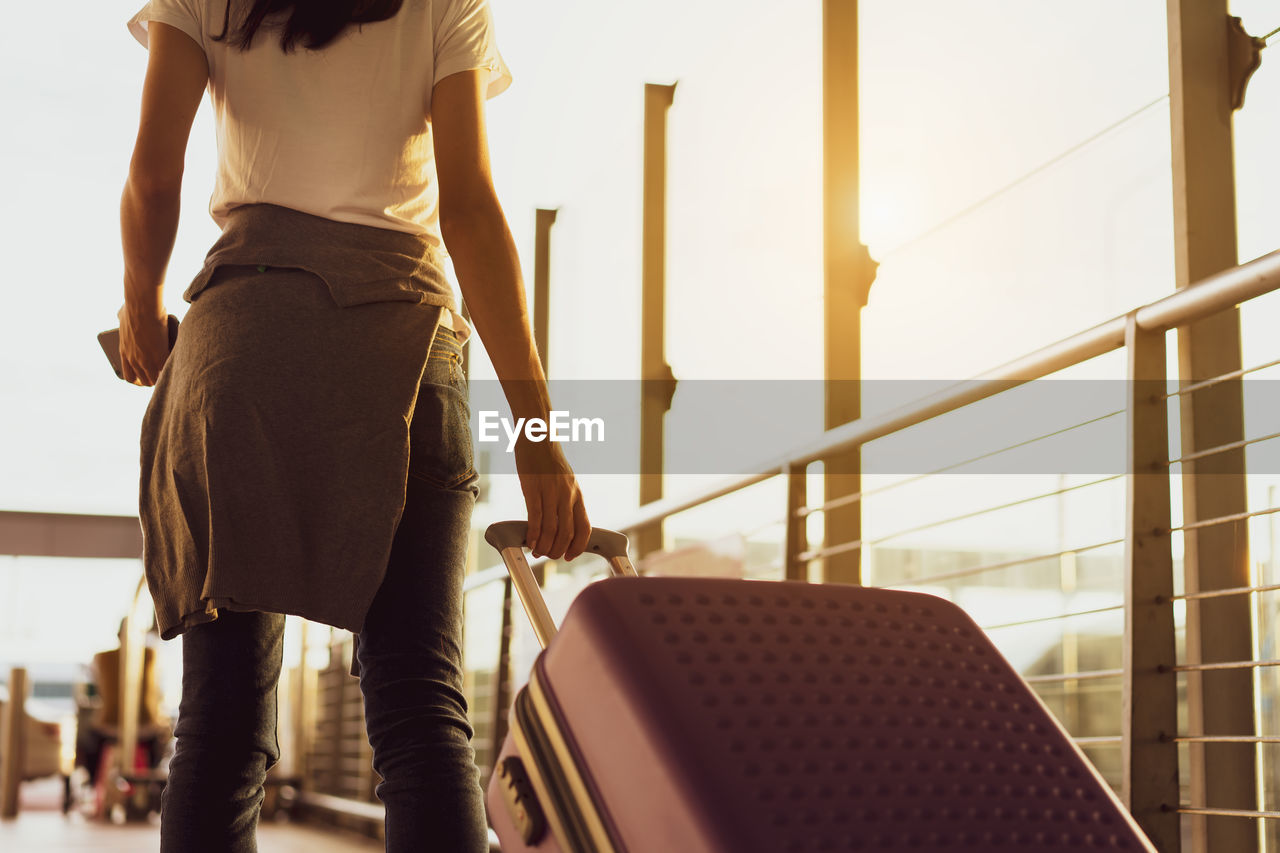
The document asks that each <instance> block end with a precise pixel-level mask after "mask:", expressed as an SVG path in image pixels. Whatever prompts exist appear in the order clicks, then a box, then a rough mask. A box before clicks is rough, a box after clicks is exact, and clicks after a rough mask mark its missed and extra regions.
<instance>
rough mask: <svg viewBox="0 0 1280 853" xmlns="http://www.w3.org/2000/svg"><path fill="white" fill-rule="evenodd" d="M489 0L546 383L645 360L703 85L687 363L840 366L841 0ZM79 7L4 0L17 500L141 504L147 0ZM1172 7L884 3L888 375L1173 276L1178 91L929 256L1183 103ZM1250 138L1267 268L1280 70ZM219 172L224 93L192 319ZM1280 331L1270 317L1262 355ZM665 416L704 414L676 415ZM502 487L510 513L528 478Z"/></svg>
mask: <svg viewBox="0 0 1280 853" xmlns="http://www.w3.org/2000/svg"><path fill="white" fill-rule="evenodd" d="M493 2H494V7H495V14H496V19H497V26H498V38H499V44H500V46H501V48H502V50H503V53H504V55H505V57H506V59H507V60H508V63H509V65H510V66H511V68H512V70H513V72H514V74H515V78H516V82H515V85H514V86H513V87H512V88H511V89H510V90H509V91H508V92H507V93H505V94H503V95H502V96H500V97H499V98H497V99H496V100H494V101H493V102H491V107H490V113H489V116H490V133H491V146H492V149H493V159H494V164H495V170H496V176H497V180H498V184H499V191H500V194H501V196H502V199H503V202H504V205H505V207H506V209H507V212H508V216H509V218H510V221H511V223H512V228H513V231H514V232H515V234H516V238H517V241H518V242H519V244H520V248H521V250H522V256H523V259H524V261H525V264H526V269H530V266H531V263H532V240H533V216H534V214H533V210H534V208H535V207H537V206H544V207H559V208H560V213H559V216H558V220H557V223H556V225H555V227H554V231H553V235H552V243H553V256H552V283H553V289H554V293H553V306H552V308H553V311H552V314H553V320H552V330H551V334H552V354H551V372H552V374H553V375H554V376H559V377H562V378H633V377H634V376H635V375H636V372H637V370H638V362H639V339H638V326H639V323H638V309H639V282H640V271H639V256H640V153H641V148H640V128H641V116H642V100H643V84H644V83H645V82H660V83H670V82H673V81H679V82H678V87H677V90H676V95H675V102H674V105H673V107H672V109H671V112H670V114H669V128H670V146H671V147H670V172H669V188H668V196H669V202H670V209H669V220H668V252H669V255H668V284H667V287H668V300H669V304H668V311H669V318H668V348H669V353H668V360H669V361H670V362H671V363H672V365H673V367H674V369H675V372H676V374H677V376H680V377H683V378H697V377H702V378H726V377H735V378H802V377H803V378H816V377H819V376H820V372H821V308H822V306H821V294H822V281H821V238H820V234H821V218H820V213H821V210H820V207H821V206H820V178H821V171H820V154H821V143H820V129H821V100H820V88H819V84H820V68H821V65H820V59H821V54H820V25H821V22H820V8H821V4H820V3H819V2H818V0H806V2H786V3H779V2H776V0H771V2H765V0H735V2H729V0H694V1H693V2H690V0H645V2H637V3H625V4H624V3H601V2H599V0H536V2H534V0H493ZM1232 5H1233V13H1234V14H1238V15H1241V16H1243V17H1244V20H1245V23H1246V26H1247V27H1248V28H1249V29H1250V30H1251V31H1252V32H1254V33H1259V34H1261V33H1263V32H1267V31H1269V30H1271V29H1273V28H1275V27H1276V26H1280V9H1278V8H1277V7H1276V4H1275V3H1273V2H1267V1H1266V0H1239V2H1234V3H1233V4H1232ZM59 8H60V14H59V16H58V20H57V23H56V25H51V23H50V20H49V15H48V9H47V8H45V7H44V6H42V5H41V4H32V3H27V4H10V6H9V7H8V8H6V17H7V21H6V26H5V27H4V28H3V30H0V103H3V105H4V115H5V116H6V120H5V122H4V129H3V130H2V131H0V163H3V164H4V165H5V177H6V181H5V192H4V195H3V198H2V199H0V235H3V236H2V237H0V240H3V243H2V244H0V249H2V250H3V254H4V257H5V259H6V270H5V273H4V276H3V285H2V286H3V290H4V293H3V296H4V298H3V303H2V304H3V305H4V308H3V309H0V508H2V509H18V510H43V511H55V512H107V513H132V512H134V511H135V508H136V492H135V488H136V476H137V462H136V447H137V443H136V442H137V430H138V423H139V420H140V418H141V414H142V411H143V408H144V407H145V405H146V401H147V399H148V395H149V391H146V390H142V389H137V388H133V387H129V386H126V385H124V384H123V383H121V382H119V381H118V380H116V379H115V377H114V376H113V375H112V374H111V372H110V370H109V368H108V366H107V364H106V361H105V359H104V358H103V356H102V353H101V351H100V350H99V348H98V344H97V341H96V339H95V335H96V334H97V332H99V331H101V330H102V329H106V328H109V327H111V326H113V325H115V311H116V309H117V308H118V307H119V305H120V302H121V286H120V279H121V261H120V252H119V248H118V214H117V205H118V199H119V193H120V189H121V187H122V185H123V181H124V176H125V171H126V167H127V163H128V157H129V152H130V149H131V145H132V141H133V136H134V132H135V122H136V117H137V104H138V97H139V91H140V84H141V80H142V74H143V71H144V67H145V60H146V56H145V53H144V51H143V50H142V49H141V48H140V47H139V46H138V45H137V44H136V43H135V42H134V41H133V39H132V38H131V37H130V36H129V35H128V33H127V32H126V30H125V27H124V22H125V20H127V18H128V17H129V16H130V15H131V14H132V13H133V12H134V11H136V8H135V3H134V2H133V0H127V2H126V1H125V0H73V2H71V3H67V4H63V5H62V6H61V7H59ZM1164 14H1165V3H1164V0H1126V2H1124V3H1116V2H1114V0H1073V2H1065V0H1055V2H1049V0H1043V1H1042V2H1035V3H1027V2H1025V0H969V2H966V3H952V2H947V0H863V2H862V4H861V48H862V57H861V61H862V74H863V79H862V123H863V127H862V129H863V139H862V158H863V165H862V169H863V193H864V197H863V202H862V207H863V212H864V239H865V240H866V242H868V243H869V245H870V246H871V249H872V254H873V256H875V257H877V258H878V259H880V260H881V261H882V266H881V268H880V275H879V278H878V280H877V282H876V284H875V285H874V287H873V289H872V292H871V299H870V304H869V306H868V308H867V310H866V311H865V312H864V316H863V333H864V344H863V348H864V371H865V374H866V375H867V376H869V377H875V378H929V379H960V378H964V377H965V376H968V375H972V374H973V373H975V372H977V371H980V370H982V369H985V368H988V367H991V366H993V365H995V364H998V363H1000V362H1002V361H1005V360H1007V359H1008V358H1010V357H1012V356H1015V355H1019V354H1022V353H1024V352H1027V351H1029V350H1031V349H1034V348H1036V347H1038V346H1040V345H1042V344H1044V343H1047V342H1048V341H1050V340H1053V339H1056V338H1059V337H1062V336H1065V335H1067V334H1070V333H1072V332H1075V331H1078V330H1079V329H1082V328H1084V327H1086V326H1088V325H1091V324H1093V323H1095V322H1097V321H1100V320H1103V319H1106V318H1108V317H1111V316H1114V315H1116V314H1118V313H1121V312H1123V311H1125V310H1128V309H1129V308H1131V307H1134V306H1136V305H1138V304H1140V303H1142V302H1146V301H1150V300H1152V299H1155V298H1158V297H1159V296H1160V295H1162V294H1164V293H1166V292H1167V291H1169V290H1170V289H1171V288H1172V263H1171V258H1170V252H1171V246H1172V238H1171V234H1170V230H1171V226H1172V223H1171V212H1170V210H1171V203H1170V198H1169V196H1170V179H1169V163H1168V157H1169V153H1168V107H1167V102H1160V103H1156V104H1155V105H1154V106H1152V107H1150V108H1149V109H1147V110H1146V111H1145V112H1142V113H1141V114H1140V115H1138V116H1137V117H1135V118H1133V119H1132V120H1131V121H1129V122H1127V123H1125V124H1124V125H1123V126H1122V127H1120V128H1119V129H1117V130H1116V131H1115V132H1113V133H1111V134H1109V135H1107V136H1106V137H1104V138H1102V139H1100V140H1098V141H1097V142H1095V143H1093V144H1091V145H1089V146H1087V147H1086V148H1084V149H1083V150H1082V151H1080V152H1079V153H1078V154H1076V155H1073V156H1072V157H1070V158H1067V159H1066V160H1064V161H1062V162H1061V163H1058V164H1056V165H1055V166H1053V167H1051V168H1049V169H1048V170H1046V171H1045V172H1043V173H1042V174H1040V175H1038V176H1037V177H1035V178H1033V179H1032V180H1030V181H1027V182H1026V183H1024V184H1022V185H1020V186H1019V187H1017V188H1015V189H1013V190H1012V191H1010V192H1008V193H1006V194H1003V195H1002V196H1000V197H999V198H998V199H997V200H995V201H993V202H991V203H990V204H986V205H983V206H982V207H981V208H980V209H978V210H977V211H976V212H974V213H972V214H970V215H967V216H964V217H963V218H961V219H960V220H958V221H957V222H956V223H955V224H953V225H950V226H947V227H944V228H942V229H940V230H938V231H936V232H933V233H930V234H929V235H928V236H926V237H925V238H924V239H921V240H919V241H918V242H913V240H914V238H915V237H916V236H917V235H920V234H922V233H924V232H927V231H929V230H930V229H931V228H933V226H935V225H937V224H938V223H941V222H944V221H946V220H948V218H949V217H951V216H953V215H954V214H956V213H957V212H959V211H962V210H965V209H966V208H968V207H969V206H970V205H972V204H973V203H974V202H976V201H979V200H980V199H982V198H984V197H986V196H987V195H989V194H990V193H991V192H993V191H994V190H996V189H998V188H1000V187H1002V186H1004V185H1006V184H1008V183H1009V182H1011V181H1013V180H1015V179H1017V178H1018V177H1020V176H1021V175H1023V174H1025V173H1026V172H1028V171H1029V170H1031V169H1034V168H1035V167H1037V166H1039V165H1040V164H1042V163H1044V162H1046V161H1048V160H1050V159H1052V158H1054V157H1055V156H1057V155H1058V154H1060V153H1061V152H1062V151H1064V150H1066V149H1068V148H1070V147H1071V146H1073V145H1075V144H1077V143H1079V142H1081V141H1082V140H1085V139H1087V138H1089V137H1091V136H1092V135H1094V134H1095V133H1097V132H1098V131H1099V130H1101V129H1103V128H1105V127H1107V126H1108V125H1110V124H1112V123H1114V122H1116V121H1117V120H1119V119H1122V118H1124V117H1125V116H1128V115H1130V114H1131V113H1134V112H1135V111H1137V110H1139V109H1140V108H1142V107H1143V106H1144V105H1148V104H1152V102H1156V101H1158V100H1159V99H1160V98H1161V96H1163V95H1165V94H1166V93H1167V92H1168V80H1167V65H1166V62H1167V60H1166V57H1165V25H1164ZM1276 43H1277V42H1273V45H1274V44H1276ZM1268 53H1269V52H1268ZM1236 130H1237V137H1238V153H1237V174H1238V196H1239V205H1240V247H1241V251H1240V256H1241V259H1242V260H1243V259H1248V258H1251V257H1254V256H1257V255H1259V254H1262V253H1264V252H1266V251H1269V250H1272V249H1275V248H1276V247H1278V246H1280V221H1278V216H1277V214H1276V211H1275V205H1274V200H1275V199H1276V198H1278V197H1280V171H1277V170H1276V169H1275V168H1274V162H1275V161H1274V152H1275V151H1277V150H1280V61H1277V57H1274V56H1264V62H1263V66H1262V68H1261V69H1260V70H1259V71H1258V73H1257V74H1256V75H1255V77H1254V80H1253V82H1252V84H1251V88H1250V91H1249V96H1248V101H1247V104H1246V108H1245V110H1244V111H1243V112H1241V113H1237V116H1236ZM213 156H214V155H213V145H212V128H211V122H210V117H209V114H208V110H207V108H206V109H205V110H203V111H202V113H201V116H200V118H199V119H198V121H197V126H196V128H195V131H194V134H193V142H192V146H191V149H190V152H189V157H188V174H187V183H186V186H185V190H184V192H185V194H184V216H183V221H182V227H181V231H180V235H179V243H178V248H177V251H176V252H175V255H174V260H173V263H172V265H171V268H170V284H169V287H168V300H169V305H170V308H171V310H172V311H173V312H174V313H177V314H179V315H181V314H182V313H183V312H184V310H185V305H184V304H183V303H182V302H181V300H180V293H181V291H182V290H183V288H184V287H185V283H186V280H188V279H189V278H190V277H191V275H193V274H194V272H195V271H196V270H197V268H198V267H199V264H200V260H201V258H202V257H203V254H204V252H205V250H206V249H207V247H208V245H209V244H210V243H211V242H212V241H213V239H214V238H215V236H216V233H215V230H214V226H213V224H212V222H211V221H210V220H209V219H208V216H207V213H206V212H205V211H206V203H207V199H208V196H209V191H210V186H211V180H212V174H213ZM530 277H531V276H530ZM1274 316H1275V314H1274V312H1273V311H1271V310H1269V309H1268V310H1267V311H1265V312H1263V311H1262V310H1258V311H1254V312H1253V313H1252V314H1250V315H1246V320H1245V332H1246V343H1245V347H1246V362H1249V361H1250V360H1251V358H1252V357H1253V356H1255V355H1257V354H1258V353H1265V352H1266V346H1267V344H1268V343H1269V341H1268V340H1267V338H1268V337H1270V335H1269V334H1264V332H1267V331H1268V330H1270V329H1273V328H1274V325H1273V318H1274ZM762 341H767V342H768V344H767V345H764V344H762ZM1262 357H1275V353H1274V347H1271V350H1270V355H1269V356H1259V357H1257V358H1252V360H1254V361H1258V360H1261V359H1262ZM480 361H481V360H479V359H478V360H477V362H478V366H477V367H476V368H475V370H476V374H477V375H480V376H484V375H486V371H487V367H485V366H484V365H483V364H479V362H480ZM1101 369H1102V370H1103V371H1104V373H1105V372H1106V371H1109V370H1111V369H1112V368H1110V367H1106V368H1101ZM797 417H809V418H812V419H813V420H814V421H815V422H816V421H817V420H818V419H819V418H820V413H818V412H812V413H797ZM670 423H671V427H670V428H696V425H684V426H682V425H681V421H680V413H679V407H678V406H677V409H676V410H675V411H673V413H672V415H671V421H670ZM508 485H509V484H508ZM679 485H680V484H674V486H679ZM633 488H634V487H633V485H632V484H631V482H630V481H624V480H612V481H603V480H601V479H600V478H592V479H591V480H590V481H589V482H588V483H587V490H588V496H589V497H591V498H593V499H594V501H595V503H594V504H593V505H594V506H595V507H596V508H597V510H596V511H594V512H593V516H594V518H595V520H596V521H597V522H602V521H606V520H608V519H609V518H611V517H619V516H621V515H624V514H625V513H626V512H628V511H629V509H630V507H631V506H633V505H634V501H633V500H632V497H631V495H632V494H633ZM497 496H498V498H499V499H500V500H499V503H500V504H501V506H500V507H499V508H497V509H495V510H493V511H494V512H495V514H503V513H505V512H508V511H509V510H510V509H511V507H512V503H511V493H510V490H509V489H508V490H507V491H506V492H505V497H504V493H503V491H502V489H501V488H499V489H498V495H497ZM517 506H518V504H517ZM765 515H766V516H767V515H768V513H765ZM677 527H678V525H677ZM4 616H5V614H4V611H3V609H2V608H0V619H3V618H4Z"/></svg>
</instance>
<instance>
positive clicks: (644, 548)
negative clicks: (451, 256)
mask: <svg viewBox="0 0 1280 853" xmlns="http://www.w3.org/2000/svg"><path fill="white" fill-rule="evenodd" d="M675 91H676V87H675V84H672V85H670V86H663V85H658V84H656V83H647V84H645V87H644V199H643V201H644V214H643V217H644V218H643V226H642V227H643V231H642V235H641V240H642V253H641V273H640V275H641V315H640V378H641V395H642V396H641V399H640V503H641V504H642V505H643V504H647V503H652V502H653V501H656V500H659V499H660V498H661V497H662V469H663V452H662V446H663V420H664V419H665V417H666V414H667V410H668V409H670V408H671V397H672V395H674V394H675V377H674V376H673V375H672V373H671V365H669V364H667V355H666V286H667V285H666V282H667V273H666V267H667V110H669V109H670V108H671V104H672V101H673V100H674V98H675ZM632 543H633V547H634V548H635V553H636V555H637V556H641V557H642V556H644V555H645V554H647V553H649V552H650V551H657V550H660V549H661V548H662V524H661V523H660V522H659V523H657V524H654V525H652V526H650V527H646V528H644V529H642V530H638V531H636V535H635V537H634V538H633V540H632Z"/></svg>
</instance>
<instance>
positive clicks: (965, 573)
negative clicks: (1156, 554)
mask: <svg viewBox="0 0 1280 853" xmlns="http://www.w3.org/2000/svg"><path fill="white" fill-rule="evenodd" d="M1122 544H1124V540H1123V539H1108V540H1107V541H1106V542H1096V543H1094V544H1093V545H1082V546H1080V547H1078V548H1067V549H1065V550H1062V551H1053V552H1051V553H1048V554H1037V555H1036V556H1034V557H1019V558H1018V559H1016V560H1006V561H1004V562H1002V563H989V564H987V565H984V566H975V567H973V568H971V569H958V570H956V571H954V572H943V573H940V574H936V575H926V576H925V577H923V578H913V579H911V580H905V581H897V582H895V583H887V584H884V585H883V586H884V588H885V589H901V588H903V587H919V586H926V585H928V584H933V583H937V582H938V581H946V580H955V579H957V578H967V577H971V576H972V575H980V574H984V573H986V572H994V571H998V570H999V569H1009V568H1013V567H1015V566H1022V565H1026V564H1028V563H1038V562H1040V561H1041V560H1056V559H1058V558H1059V557H1065V556H1066V555H1067V554H1082V553H1084V552H1085V551H1096V550H1097V549H1099V548H1106V547H1107V546H1108V545H1122Z"/></svg>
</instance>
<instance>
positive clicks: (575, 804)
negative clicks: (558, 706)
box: [513, 666, 622, 853]
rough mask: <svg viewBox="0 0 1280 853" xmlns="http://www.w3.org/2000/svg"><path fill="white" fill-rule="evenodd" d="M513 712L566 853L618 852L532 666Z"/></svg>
mask: <svg viewBox="0 0 1280 853" xmlns="http://www.w3.org/2000/svg"><path fill="white" fill-rule="evenodd" d="M513 711H514V712H515V718H516V726H515V729H514V732H513V734H514V735H515V736H516V739H517V743H518V745H519V746H520V748H521V751H522V753H523V754H524V755H525V756H526V757H527V765H526V767H527V769H528V771H529V775H530V777H531V779H532V780H533V782H534V785H535V788H539V789H541V791H540V793H544V794H545V795H546V796H545V799H546V800H547V802H546V803H544V810H545V811H546V813H547V817H548V819H549V820H550V821H551V822H552V823H553V826H555V828H557V829H559V830H560V833H558V834H559V835H560V836H561V841H562V842H563V843H564V845H565V847H566V853H622V848H621V847H620V846H619V845H618V844H617V843H616V841H615V840H614V838H613V837H612V834H611V833H610V832H609V831H608V829H607V827H606V826H605V822H604V820H603V818H602V815H600V813H599V811H598V809H597V808H596V804H595V802H594V801H593V799H592V797H591V793H590V791H589V790H588V789H587V786H586V784H585V783H584V781H583V779H582V775H581V773H580V771H579V769H578V766H577V762H576V760H575V756H574V755H573V752H572V751H571V750H570V749H569V748H568V745H567V744H566V743H565V741H564V738H563V737H562V735H561V731H562V726H561V725H560V720H559V719H558V716H557V715H556V713H555V711H554V710H553V708H552V705H551V703H550V702H548V701H547V697H546V695H545V694H544V692H543V691H542V690H541V689H540V684H539V679H538V668H537V667H536V666H535V667H534V673H533V677H532V678H531V679H530V681H529V684H528V685H527V686H526V687H525V689H523V690H521V691H520V692H519V693H518V694H516V699H515V703H514V707H513ZM539 783H540V784H539Z"/></svg>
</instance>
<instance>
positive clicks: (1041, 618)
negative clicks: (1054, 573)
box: [982, 604, 1124, 631]
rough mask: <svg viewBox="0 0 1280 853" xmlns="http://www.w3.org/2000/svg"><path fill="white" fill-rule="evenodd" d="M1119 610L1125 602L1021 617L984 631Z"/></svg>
mask: <svg viewBox="0 0 1280 853" xmlns="http://www.w3.org/2000/svg"><path fill="white" fill-rule="evenodd" d="M1117 610H1124V605H1123V604H1112V605H1108V606H1107V607H1095V608H1094V609H1092V610H1076V611H1073V612H1071V613H1061V614H1058V615H1055V616H1037V617H1036V618H1034V619H1020V620H1018V621H1017V622H1002V623H1000V624H999V625H983V626H982V630H984V631H999V630H1001V629H1003V628H1021V627H1022V626H1024V625H1037V624H1039V623H1041V622H1056V621H1058V620H1060V619H1075V618H1076V617H1078V616H1096V615H1097V614H1099V613H1114V612H1115V611H1117Z"/></svg>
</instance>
